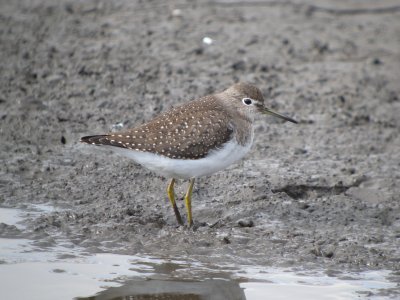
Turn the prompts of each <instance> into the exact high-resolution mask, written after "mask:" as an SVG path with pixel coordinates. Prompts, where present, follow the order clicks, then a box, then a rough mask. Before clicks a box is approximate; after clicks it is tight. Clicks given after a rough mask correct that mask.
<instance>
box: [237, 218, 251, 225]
mask: <svg viewBox="0 0 400 300" xmlns="http://www.w3.org/2000/svg"><path fill="white" fill-rule="evenodd" d="M238 225H239V226H240V227H254V222H253V220H250V219H243V220H239V222H238Z"/></svg>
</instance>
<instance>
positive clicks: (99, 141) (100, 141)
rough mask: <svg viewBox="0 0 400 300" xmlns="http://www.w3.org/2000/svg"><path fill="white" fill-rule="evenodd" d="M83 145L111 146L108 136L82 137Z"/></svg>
mask: <svg viewBox="0 0 400 300" xmlns="http://www.w3.org/2000/svg"><path fill="white" fill-rule="evenodd" d="M81 143H85V144H91V145H111V144H110V140H109V139H108V138H107V135H104V134H103V135H89V136H84V137H81Z"/></svg>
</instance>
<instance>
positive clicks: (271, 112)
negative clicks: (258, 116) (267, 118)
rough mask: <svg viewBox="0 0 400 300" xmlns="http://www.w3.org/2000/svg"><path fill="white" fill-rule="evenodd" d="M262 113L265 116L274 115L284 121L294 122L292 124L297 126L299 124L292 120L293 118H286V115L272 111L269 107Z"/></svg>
mask: <svg viewBox="0 0 400 300" xmlns="http://www.w3.org/2000/svg"><path fill="white" fill-rule="evenodd" d="M262 113H263V114H265V115H272V116H274V117H278V118H280V119H283V120H285V121H289V122H292V123H295V124H297V123H298V122H297V121H296V120H294V119H292V118H290V117H287V116H285V115H282V114H280V113H277V112H276V111H273V110H272V109H269V108H267V107H266V108H264V110H263V112H262Z"/></svg>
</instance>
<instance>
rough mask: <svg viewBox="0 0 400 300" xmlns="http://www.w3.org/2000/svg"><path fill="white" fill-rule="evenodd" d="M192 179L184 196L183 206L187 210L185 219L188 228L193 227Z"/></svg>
mask: <svg viewBox="0 0 400 300" xmlns="http://www.w3.org/2000/svg"><path fill="white" fill-rule="evenodd" d="M193 185H194V178H191V179H190V183H189V188H188V190H187V192H186V195H185V205H186V210H187V218H188V224H189V227H191V226H192V225H193V219H192V192H193Z"/></svg>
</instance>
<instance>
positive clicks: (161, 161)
mask: <svg viewBox="0 0 400 300" xmlns="http://www.w3.org/2000/svg"><path fill="white" fill-rule="evenodd" d="M252 142H253V137H251V139H250V142H249V143H248V144H247V145H245V146H242V145H239V144H238V143H237V142H236V141H235V140H231V141H229V142H227V143H225V144H224V145H223V147H222V148H220V149H218V150H213V151H211V152H209V155H208V156H207V157H204V158H200V159H171V158H167V157H164V156H161V155H157V154H153V153H149V152H140V151H135V150H129V149H125V148H118V147H110V148H111V149H112V150H114V151H115V152H117V153H119V154H121V155H124V156H126V157H128V158H131V159H133V160H134V161H135V162H137V163H139V164H141V165H142V166H144V167H145V168H147V169H149V170H151V171H153V172H155V173H157V174H160V175H162V176H164V177H167V178H180V179H188V178H194V177H201V176H206V175H210V174H213V173H215V172H218V171H220V170H223V169H225V168H227V167H228V166H229V165H231V164H233V163H235V162H237V161H239V160H240V159H242V158H243V157H244V156H245V155H246V153H247V152H249V150H250V147H251V144H252Z"/></svg>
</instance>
